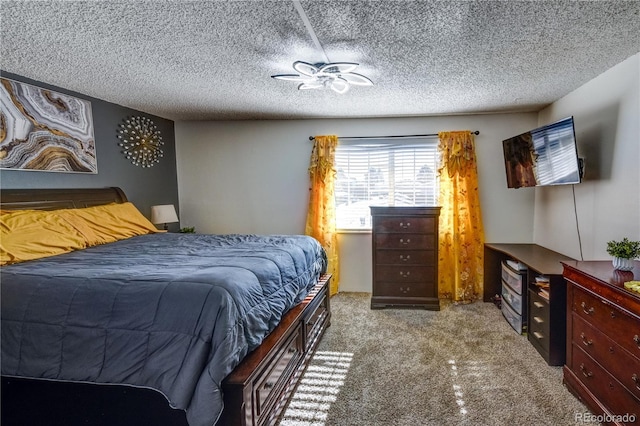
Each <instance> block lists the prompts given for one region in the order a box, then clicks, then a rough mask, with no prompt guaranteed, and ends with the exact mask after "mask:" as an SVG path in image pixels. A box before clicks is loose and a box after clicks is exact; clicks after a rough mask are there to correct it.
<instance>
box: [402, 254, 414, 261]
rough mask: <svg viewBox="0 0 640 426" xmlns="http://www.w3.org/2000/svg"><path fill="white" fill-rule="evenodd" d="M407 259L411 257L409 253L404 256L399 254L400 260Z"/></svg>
mask: <svg viewBox="0 0 640 426" xmlns="http://www.w3.org/2000/svg"><path fill="white" fill-rule="evenodd" d="M409 259H411V255H410V254H408V255H407V257H404V256H403V255H400V260H402V261H403V262H406V261H407V260H409Z"/></svg>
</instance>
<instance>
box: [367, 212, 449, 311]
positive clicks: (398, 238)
mask: <svg viewBox="0 0 640 426" xmlns="http://www.w3.org/2000/svg"><path fill="white" fill-rule="evenodd" d="M439 215H440V207H371V216H372V219H373V222H372V225H373V226H372V247H373V288H372V294H371V308H384V307H393V306H404V307H411V306H413V307H422V308H425V309H430V310H439V309H440V302H439V299H438V217H439Z"/></svg>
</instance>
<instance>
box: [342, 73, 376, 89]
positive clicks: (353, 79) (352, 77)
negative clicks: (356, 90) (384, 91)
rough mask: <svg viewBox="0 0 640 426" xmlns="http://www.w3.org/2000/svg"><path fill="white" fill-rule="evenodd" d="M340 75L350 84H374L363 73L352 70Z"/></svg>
mask: <svg viewBox="0 0 640 426" xmlns="http://www.w3.org/2000/svg"><path fill="white" fill-rule="evenodd" d="M340 77H341V78H343V79H345V80H347V81H348V82H349V83H350V84H355V85H356V86H373V81H371V80H369V79H368V78H367V77H365V76H364V75H362V74H356V73H354V72H351V73H348V74H341V75H340Z"/></svg>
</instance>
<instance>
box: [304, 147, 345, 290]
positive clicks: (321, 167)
mask: <svg viewBox="0 0 640 426" xmlns="http://www.w3.org/2000/svg"><path fill="white" fill-rule="evenodd" d="M337 146H338V137H337V136H335V135H329V136H316V137H315V142H314V144H313V151H312V153H311V164H310V165H309V177H310V178H311V188H309V191H310V194H309V211H308V213H307V226H306V229H305V233H306V234H307V235H310V236H312V237H314V238H315V239H317V240H318V241H319V242H320V244H322V247H324V249H325V251H326V252H327V257H328V259H329V265H328V268H327V273H330V274H332V275H333V278H332V279H331V288H330V289H329V290H330V294H331V295H334V294H336V293H337V292H338V284H339V281H340V274H339V272H340V265H339V263H338V234H337V233H336V201H335V197H334V193H335V189H334V188H335V177H336V170H335V157H336V147H337Z"/></svg>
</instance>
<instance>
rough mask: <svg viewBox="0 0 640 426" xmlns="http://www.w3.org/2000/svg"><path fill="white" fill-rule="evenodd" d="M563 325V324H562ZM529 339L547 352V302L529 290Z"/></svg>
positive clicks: (549, 326) (548, 326)
mask: <svg viewBox="0 0 640 426" xmlns="http://www.w3.org/2000/svg"><path fill="white" fill-rule="evenodd" d="M562 325H563V326H564V324H562ZM527 328H528V330H527V333H528V335H529V336H528V338H529V341H531V342H536V343H537V344H538V345H539V346H540V347H541V348H542V349H544V351H545V352H549V347H550V344H549V343H550V336H551V325H550V323H549V304H548V303H545V301H543V300H542V299H541V298H540V296H538V295H537V294H536V292H534V291H529V321H528V322H527Z"/></svg>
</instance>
